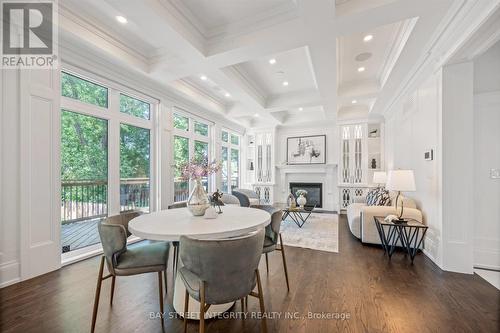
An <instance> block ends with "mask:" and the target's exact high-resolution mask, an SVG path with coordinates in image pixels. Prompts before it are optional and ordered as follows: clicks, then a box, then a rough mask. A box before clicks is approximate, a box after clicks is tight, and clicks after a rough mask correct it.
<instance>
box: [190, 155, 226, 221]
mask: <svg viewBox="0 0 500 333" xmlns="http://www.w3.org/2000/svg"><path fill="white" fill-rule="evenodd" d="M220 168H221V163H220V162H216V161H212V162H210V163H209V162H208V159H201V160H200V159H195V158H193V159H191V161H189V162H187V163H184V164H183V165H181V166H180V169H181V177H182V180H186V181H188V180H191V181H193V182H194V185H193V189H192V191H191V193H190V194H189V197H188V200H187V208H188V210H189V211H190V212H191V214H193V215H194V216H201V215H203V214H205V210H206V209H207V208H208V207H210V200H209V198H208V195H207V193H206V192H205V189H204V188H203V184H202V182H201V180H202V178H204V177H208V176H210V175H212V174H214V173H217V172H218V171H219V170H220Z"/></svg>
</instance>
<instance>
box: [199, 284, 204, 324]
mask: <svg viewBox="0 0 500 333" xmlns="http://www.w3.org/2000/svg"><path fill="white" fill-rule="evenodd" d="M200 333H205V281H201V283H200Z"/></svg>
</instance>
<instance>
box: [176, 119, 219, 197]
mask: <svg viewBox="0 0 500 333" xmlns="http://www.w3.org/2000/svg"><path fill="white" fill-rule="evenodd" d="M173 127H174V129H173V132H174V147H173V148H174V154H173V159H174V202H179V201H185V200H187V199H188V196H189V186H190V184H189V182H188V181H185V180H182V179H181V166H182V165H183V164H185V163H186V162H188V161H190V160H192V159H193V158H194V159H195V160H196V161H197V162H200V163H201V162H205V163H206V162H208V161H210V145H209V141H210V125H209V124H208V123H207V122H204V121H202V120H200V119H195V118H194V117H191V116H188V115H185V114H181V113H174V115H173ZM202 183H203V186H204V187H205V190H206V191H209V190H210V181H209V179H208V177H204V178H202Z"/></svg>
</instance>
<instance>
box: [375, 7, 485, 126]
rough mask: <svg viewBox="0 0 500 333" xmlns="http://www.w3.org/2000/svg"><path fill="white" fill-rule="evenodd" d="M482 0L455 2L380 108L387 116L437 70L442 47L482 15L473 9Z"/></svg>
mask: <svg viewBox="0 0 500 333" xmlns="http://www.w3.org/2000/svg"><path fill="white" fill-rule="evenodd" d="M481 1H483V0H474V1H466V0H462V1H457V2H455V3H454V5H453V6H452V7H451V8H450V9H449V10H448V12H447V13H446V15H445V17H444V19H442V20H441V23H440V25H439V26H438V28H437V29H436V30H435V33H434V35H433V36H432V37H431V38H430V40H429V42H428V43H427V45H426V47H424V48H423V50H425V52H423V53H422V56H421V57H420V58H419V60H418V61H417V62H416V63H415V65H414V66H413V67H412V69H411V70H410V71H409V73H408V74H407V76H406V77H405V78H404V79H403V80H402V81H401V84H400V85H399V89H398V90H397V91H396V92H395V93H394V94H393V96H392V98H390V100H389V101H388V102H387V103H386V104H385V107H383V108H382V110H379V112H380V113H381V114H383V115H384V116H386V117H390V116H392V115H391V113H393V111H394V110H393V108H394V107H395V105H397V104H398V102H399V101H400V100H401V98H403V97H404V96H406V94H407V93H408V92H409V91H411V89H414V88H415V87H416V86H417V85H418V83H419V82H420V81H421V80H422V79H424V78H425V75H424V74H425V73H427V74H430V73H432V72H434V71H436V70H437V68H436V67H435V66H436V64H438V63H439V62H440V59H441V60H442V55H443V52H439V51H440V49H442V48H444V47H445V46H447V45H446V44H449V42H450V38H451V36H452V35H454V34H456V33H457V32H462V33H463V31H464V29H465V28H464V27H469V26H470V25H471V24H472V22H471V21H474V20H475V18H477V17H478V16H481V15H480V14H481V13H478V12H477V11H476V10H472V9H474V7H475V5H476V4H477V2H481ZM486 2H487V1H484V3H486ZM476 8H477V7H476ZM489 10H491V9H487V11H489ZM379 109H380V108H379Z"/></svg>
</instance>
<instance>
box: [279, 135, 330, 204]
mask: <svg viewBox="0 0 500 333" xmlns="http://www.w3.org/2000/svg"><path fill="white" fill-rule="evenodd" d="M305 135H326V149H327V152H326V165H322V169H324V170H325V172H324V173H323V172H319V173H318V172H317V171H318V170H314V171H313V170H312V169H314V168H315V166H314V165H310V166H309V165H303V166H300V167H299V168H300V173H291V174H288V175H287V176H286V180H285V182H286V183H289V182H290V181H292V182H318V183H322V184H323V209H327V210H337V211H338V187H337V168H336V164H337V163H338V153H339V147H338V135H337V126H336V125H330V126H311V127H302V126H301V127H280V128H278V129H277V131H276V165H277V166H283V165H285V164H286V142H287V138H288V137H294V136H305ZM323 167H324V168H323ZM308 169H309V170H311V172H308V171H307V170H308ZM281 172H283V171H281ZM282 182H283V178H282V177H281V173H280V170H279V169H277V170H276V186H275V192H274V193H275V201H276V202H286V197H287V196H288V194H289V192H288V188H289V187H288V184H282ZM283 189H285V190H283Z"/></svg>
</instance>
